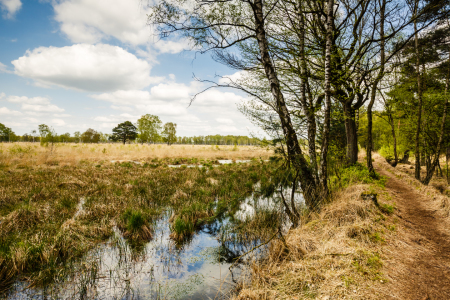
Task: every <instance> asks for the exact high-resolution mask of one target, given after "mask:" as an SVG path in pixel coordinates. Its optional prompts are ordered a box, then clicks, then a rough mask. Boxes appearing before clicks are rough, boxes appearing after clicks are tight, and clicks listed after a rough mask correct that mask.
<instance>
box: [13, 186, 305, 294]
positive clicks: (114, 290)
mask: <svg viewBox="0 0 450 300" xmlns="http://www.w3.org/2000/svg"><path fill="white" fill-rule="evenodd" d="M255 188H256V190H257V189H258V186H256V187H255ZM283 192H284V193H285V195H286V197H287V198H289V197H290V193H291V190H290V189H285V190H284V191H283ZM278 197H279V193H278V194H277V193H276V194H275V195H274V196H273V197H268V198H266V197H261V196H258V193H257V192H255V194H254V195H253V196H252V197H248V198H246V199H245V200H244V201H242V203H241V204H240V209H239V210H238V211H237V212H236V213H235V214H234V218H232V219H233V220H235V221H230V220H231V219H229V218H228V217H224V218H223V219H220V220H216V221H215V222H213V223H211V224H208V225H205V226H203V228H201V230H199V231H198V232H197V233H196V234H194V235H193V237H192V238H191V239H190V240H188V241H185V243H183V244H181V245H179V244H178V245H177V244H175V243H174V242H173V241H172V240H171V239H170V237H169V235H170V225H169V224H170V223H169V221H168V219H169V218H168V215H169V212H168V214H167V215H164V216H163V217H162V218H161V219H159V220H158V221H156V223H155V224H154V238H153V240H152V241H151V242H149V243H147V244H146V245H145V246H143V247H142V248H140V249H133V248H131V247H130V245H129V244H128V243H127V241H126V240H125V239H124V238H123V237H122V235H121V233H120V231H119V230H118V229H117V228H114V229H115V230H114V232H115V234H114V236H113V237H112V238H111V239H110V240H109V241H108V242H107V243H104V244H101V245H99V246H97V247H96V248H95V249H93V250H91V251H90V252H89V253H87V254H86V255H85V256H84V257H83V258H82V259H80V260H79V261H77V262H75V263H73V264H72V265H71V266H69V267H68V270H69V272H68V273H67V274H61V275H60V276H57V277H56V281H55V283H53V284H51V285H48V286H46V287H45V288H27V285H26V283H24V282H16V283H15V284H14V286H13V288H12V289H11V292H10V294H9V296H8V299H228V298H229V296H230V293H231V292H232V291H233V288H234V287H235V284H236V282H237V280H239V281H242V280H244V281H245V278H249V271H248V269H247V267H246V266H247V265H248V263H249V262H251V261H253V260H255V259H259V258H261V257H262V256H263V255H264V253H265V250H266V249H267V246H266V247H261V248H258V250H257V251H253V252H251V253H250V254H247V255H245V256H244V257H241V256H242V255H243V254H244V253H247V252H249V251H250V250H251V249H253V248H254V247H255V246H257V245H260V244H261V243H263V242H265V238H261V237H260V236H257V237H255V236H252V237H251V238H246V237H245V236H244V238H243V237H242V235H239V233H238V232H237V227H238V225H239V224H238V223H239V222H247V221H249V220H251V219H252V218H254V217H255V216H257V215H259V214H260V213H261V212H263V211H281V212H282V211H283V208H282V206H281V201H279V199H278ZM294 200H295V201H294V202H295V204H296V205H298V206H301V205H302V204H303V203H304V199H303V197H302V195H301V193H295V197H294ZM83 204H84V199H80V203H79V207H78V211H80V212H82V209H83ZM281 224H282V225H281V226H282V227H283V228H284V229H287V228H289V227H290V222H289V220H288V219H287V218H285V217H284V218H282V223H281ZM272 234H273V233H272ZM238 258H239V263H236V261H237V259H238ZM230 267H231V268H230Z"/></svg>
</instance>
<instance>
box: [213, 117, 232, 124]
mask: <svg viewBox="0 0 450 300" xmlns="http://www.w3.org/2000/svg"><path fill="white" fill-rule="evenodd" d="M216 121H217V122H219V123H222V124H234V122H233V120H231V119H227V118H217V119H216Z"/></svg>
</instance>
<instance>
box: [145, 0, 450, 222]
mask: <svg viewBox="0 0 450 300" xmlns="http://www.w3.org/2000/svg"><path fill="white" fill-rule="evenodd" d="M448 16H449V1H447V0H406V1H393V0H356V1H353V0H352V1H349V0H305V1H296V0H266V1H263V0H227V1H222V0H197V1H191V2H190V3H189V5H186V1H184V0H162V1H159V2H158V3H157V4H155V5H153V7H152V14H150V15H149V17H148V23H149V24H151V25H153V26H154V27H155V28H156V29H157V30H158V31H159V33H160V35H161V38H169V37H171V36H183V37H185V38H187V39H189V40H190V42H191V45H192V47H193V49H196V51H199V52H200V53H211V55H212V58H213V59H214V60H216V61H217V62H219V63H222V64H224V65H226V66H228V67H229V68H231V69H233V70H237V71H240V72H241V73H240V74H241V75H242V76H241V78H240V79H237V80H235V79H232V78H231V77H222V80H220V81H219V82H212V81H210V80H204V81H202V80H200V81H202V82H206V83H209V84H211V86H210V87H211V88H213V87H217V88H233V89H238V90H240V91H243V92H245V93H247V94H248V95H249V97H250V99H251V101H250V102H249V103H247V104H244V105H242V106H240V110H241V111H242V112H243V113H244V114H245V115H246V116H248V118H249V119H250V120H251V121H252V122H254V124H256V125H258V126H260V127H261V128H262V129H263V130H265V132H266V133H267V134H268V135H269V136H271V138H272V141H274V142H276V143H277V144H276V145H277V147H279V151H280V153H282V154H283V155H284V157H285V162H286V165H287V166H288V167H289V168H290V170H292V172H293V173H294V176H292V177H289V178H290V179H289V180H291V181H292V184H293V186H294V187H295V186H296V185H297V184H299V185H300V187H301V189H302V191H303V195H304V197H305V202H306V205H307V206H308V208H309V209H311V210H314V209H317V207H318V206H319V204H320V203H321V202H322V201H323V200H324V199H326V198H327V197H328V195H329V176H330V174H335V173H336V172H337V170H336V166H340V165H344V166H349V165H354V164H356V163H357V160H358V152H359V147H360V146H361V142H362V139H364V147H365V148H366V165H367V168H368V169H369V172H370V174H371V175H372V176H373V177H376V176H377V175H376V173H375V171H374V167H373V164H372V151H373V150H377V149H376V148H374V146H375V144H376V142H380V140H379V139H378V137H379V132H374V126H378V125H379V124H378V123H377V122H378V118H385V119H386V120H387V122H388V123H389V124H391V125H389V127H392V124H394V125H395V124H396V123H395V122H397V120H398V119H401V122H402V124H403V125H402V126H403V127H402V128H403V129H404V131H403V132H401V133H399V132H397V135H398V134H404V135H405V136H404V137H403V136H402V138H404V139H405V140H407V141H408V143H405V147H407V148H409V149H410V150H411V152H413V153H414V156H415V158H416V162H415V164H416V178H417V179H419V180H421V181H422V182H423V183H424V184H428V183H429V179H430V178H431V177H430V176H432V174H433V173H434V167H435V166H436V165H437V164H438V158H439V155H440V154H441V153H442V149H443V145H444V143H445V141H446V139H447V138H448V133H449V131H448V130H446V128H447V127H446V126H447V124H448V120H447V118H446V114H447V104H448V100H447V99H448V95H447V90H448V77H449V76H448V73H449V71H448V69H449V67H450V66H449V63H448V61H449V60H450V57H449V58H448V59H447V58H446V57H448V55H450V54H449V52H450V51H449V41H448V38H447V37H448V35H447V37H445V34H444V35H443V37H442V38H441V39H440V41H441V42H440V44H439V46H438V45H437V43H436V42H437V40H436V35H434V34H435V33H437V32H439V31H440V30H443V29H444V28H448V27H449V25H448ZM426 40H428V41H429V42H428V43H427V42H425V41H426ZM432 43H435V44H434V46H433V47H434V48H433V47H430V45H431V44H432ZM431 57H434V58H433V59H435V60H436V59H437V61H434V62H433V59H431ZM438 69H439V70H441V69H442V70H444V73H439V72H438ZM432 73H433V74H436V76H435V77H434V79H432V77H433V76H432ZM438 73H439V74H440V75H437V74H438ZM442 74H445V76H444V77H442ZM439 76H440V77H439ZM426 91H427V92H426ZM425 93H428V94H427V96H425ZM432 93H435V94H433V95H432ZM192 101H195V98H193V99H192ZM380 107H381V108H380ZM428 108H429V109H430V110H428V111H427V109H428ZM363 120H364V121H363ZM380 120H381V119H380ZM399 121H400V120H399ZM362 122H365V123H364V126H362ZM432 128H433V129H432ZM394 129H395V126H394ZM391 131H392V130H391ZM394 131H395V130H394ZM394 131H392V132H391V134H394ZM374 136H375V138H374ZM383 146H385V145H383ZM378 149H379V148H378ZM421 157H425V160H426V161H429V162H428V164H429V168H428V169H427V175H426V178H420V163H421ZM288 209H290V210H291V212H292V216H293V218H294V219H295V215H297V214H296V212H295V208H294V207H289V206H287V210H288ZM294 221H295V220H294Z"/></svg>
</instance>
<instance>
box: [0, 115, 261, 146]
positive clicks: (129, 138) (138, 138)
mask: <svg viewBox="0 0 450 300" xmlns="http://www.w3.org/2000/svg"><path fill="white" fill-rule="evenodd" d="M176 130H177V124H175V123H172V122H167V123H165V124H163V123H162V121H161V120H160V118H159V117H158V116H155V115H150V114H146V115H143V116H141V118H139V119H138V120H137V122H136V123H134V124H133V123H132V122H131V121H125V122H122V123H120V124H118V125H117V126H116V127H114V128H113V130H112V133H110V134H108V133H102V132H100V131H96V130H94V129H92V128H89V129H87V130H86V131H84V132H80V131H76V132H74V134H73V135H71V134H70V133H68V132H67V133H64V134H58V133H56V131H55V130H54V129H53V128H52V127H51V126H48V125H46V124H41V125H39V126H38V130H32V131H31V132H30V133H29V134H28V133H26V134H24V135H22V136H18V135H16V134H15V133H14V132H13V131H12V129H11V128H9V127H6V126H5V125H3V124H1V123H0V142H18V141H20V142H40V143H42V144H48V143H50V144H54V143H107V142H121V143H123V144H125V143H127V142H128V143H130V142H133V143H141V144H144V143H145V144H155V143H167V144H168V145H172V144H192V145H259V144H261V140H260V139H257V138H254V137H247V136H233V135H226V136H222V135H207V136H193V137H180V136H177V131H176Z"/></svg>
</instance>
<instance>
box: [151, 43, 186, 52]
mask: <svg viewBox="0 0 450 300" xmlns="http://www.w3.org/2000/svg"><path fill="white" fill-rule="evenodd" d="M155 48H156V49H158V50H159V51H160V52H161V53H171V54H175V53H178V52H181V51H183V50H188V49H190V48H191V47H190V45H189V42H188V41H187V40H179V41H169V40H159V41H157V42H156V43H155Z"/></svg>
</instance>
